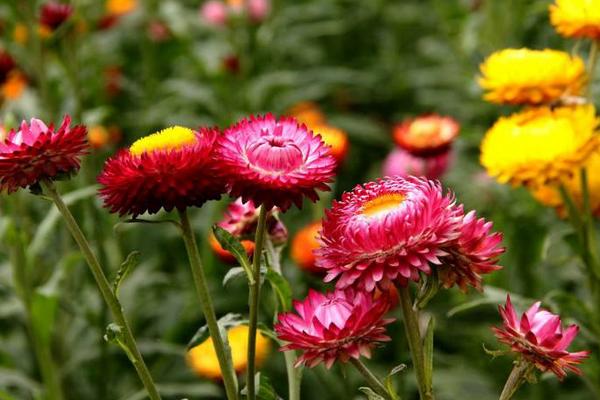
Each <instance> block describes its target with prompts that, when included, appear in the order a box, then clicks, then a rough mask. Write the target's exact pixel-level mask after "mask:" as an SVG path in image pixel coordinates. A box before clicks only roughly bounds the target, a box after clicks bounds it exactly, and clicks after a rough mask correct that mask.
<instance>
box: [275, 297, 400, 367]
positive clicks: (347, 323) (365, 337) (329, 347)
mask: <svg viewBox="0 0 600 400" xmlns="http://www.w3.org/2000/svg"><path fill="white" fill-rule="evenodd" d="M294 308H295V309H296V313H294V312H287V313H282V314H279V321H278V322H277V323H276V324H275V332H276V333H277V336H278V337H279V339H281V340H284V341H286V342H288V343H287V344H285V345H284V346H282V347H281V350H282V351H287V350H302V351H303V354H302V355H301V356H300V357H298V361H297V362H296V366H299V365H302V364H304V365H306V366H308V367H311V368H312V367H314V366H316V365H318V364H319V363H321V362H324V363H325V366H326V367H327V368H330V367H331V366H332V365H333V363H334V362H335V361H336V360H339V361H342V362H347V361H348V360H350V358H354V359H358V358H359V357H360V356H361V355H362V356H365V357H367V358H370V357H371V350H372V349H373V347H375V346H377V344H378V342H385V341H389V340H390V338H389V337H388V336H387V335H386V334H385V325H387V324H389V323H391V322H393V319H384V318H383V316H384V315H385V313H386V312H387V311H388V310H389V308H390V299H389V298H388V296H386V295H380V297H379V298H378V299H374V296H372V295H370V294H367V293H365V292H354V291H352V290H346V291H344V290H336V291H334V292H329V293H319V292H316V291H314V290H312V289H311V290H309V292H308V296H307V297H306V299H305V300H304V301H295V302H294Z"/></svg>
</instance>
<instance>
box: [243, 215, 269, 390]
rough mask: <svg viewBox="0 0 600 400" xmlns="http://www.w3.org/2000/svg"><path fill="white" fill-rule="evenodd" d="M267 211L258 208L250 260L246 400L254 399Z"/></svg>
mask: <svg viewBox="0 0 600 400" xmlns="http://www.w3.org/2000/svg"><path fill="white" fill-rule="evenodd" d="M268 211H269V210H267V209H266V208H265V206H261V207H260V214H259V216H258V224H257V226H256V236H255V238H254V255H253V258H252V274H253V277H254V282H253V283H252V284H250V299H249V302H250V316H249V321H248V330H249V331H248V369H247V373H246V385H247V387H248V400H254V399H255V398H256V392H255V391H256V387H255V386H256V385H255V384H254V373H255V371H256V363H255V361H256V360H255V357H256V330H257V327H258V305H259V302H260V259H261V256H262V250H263V246H264V243H265V231H266V228H267V212H268Z"/></svg>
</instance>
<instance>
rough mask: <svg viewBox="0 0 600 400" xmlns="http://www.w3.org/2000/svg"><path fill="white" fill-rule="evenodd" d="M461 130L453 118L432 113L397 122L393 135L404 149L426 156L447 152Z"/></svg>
mask: <svg viewBox="0 0 600 400" xmlns="http://www.w3.org/2000/svg"><path fill="white" fill-rule="evenodd" d="M459 130H460V125H459V124H458V122H456V121H455V120H454V119H453V118H451V117H444V116H440V115H437V114H431V115H423V116H420V117H417V118H414V119H408V120H405V121H403V122H401V123H399V124H397V125H396V126H395V127H394V130H393V134H392V135H393V137H394V140H395V142H396V144H397V145H398V146H400V147H401V148H403V149H404V150H406V151H408V152H409V153H411V154H413V155H416V156H420V157H426V156H435V155H439V154H442V153H445V152H447V151H448V149H450V147H451V146H452V143H453V142H454V140H455V139H456V137H457V136H458V132H459Z"/></svg>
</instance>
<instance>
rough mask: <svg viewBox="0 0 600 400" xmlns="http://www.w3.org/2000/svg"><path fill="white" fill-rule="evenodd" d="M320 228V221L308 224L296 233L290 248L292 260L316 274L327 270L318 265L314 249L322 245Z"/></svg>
mask: <svg viewBox="0 0 600 400" xmlns="http://www.w3.org/2000/svg"><path fill="white" fill-rule="evenodd" d="M320 230H321V222H320V221H317V222H313V223H311V224H308V225H306V226H305V227H303V228H302V229H300V230H299V231H298V232H297V233H296V235H295V236H294V238H293V239H292V243H291V248H290V257H291V258H292V260H293V261H294V262H295V263H296V264H298V266H299V267H300V268H302V269H303V270H305V271H307V272H310V273H314V274H322V273H323V272H325V270H324V269H322V268H319V267H317V266H316V259H315V254H314V251H315V250H316V249H318V248H319V246H320V244H319V241H318V240H317V238H318V236H319V231H320Z"/></svg>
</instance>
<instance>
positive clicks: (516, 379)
mask: <svg viewBox="0 0 600 400" xmlns="http://www.w3.org/2000/svg"><path fill="white" fill-rule="evenodd" d="M529 371H531V365H530V364H529V363H526V362H519V363H517V364H515V366H514V367H513V369H512V371H511V372H510V375H509V376H508V379H507V380H506V384H505V385H504V389H502V393H501V394H500V399H499V400H510V399H512V397H513V396H514V395H515V393H516V392H517V390H518V389H519V388H520V387H521V385H522V384H523V383H525V377H526V376H527V374H528V373H529Z"/></svg>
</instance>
